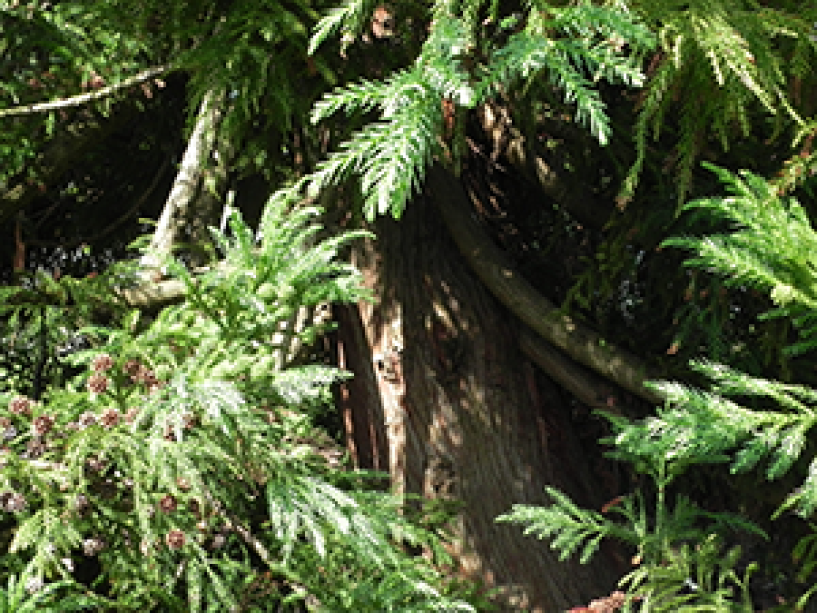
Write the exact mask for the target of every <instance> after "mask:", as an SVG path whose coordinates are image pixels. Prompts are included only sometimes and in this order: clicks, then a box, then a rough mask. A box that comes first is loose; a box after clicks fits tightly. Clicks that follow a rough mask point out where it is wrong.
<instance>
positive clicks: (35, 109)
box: [0, 66, 168, 119]
mask: <svg viewBox="0 0 817 613" xmlns="http://www.w3.org/2000/svg"><path fill="white" fill-rule="evenodd" d="M167 70H168V66H156V67H154V68H148V69H147V70H143V71H142V72H140V73H139V74H136V75H134V76H132V77H129V78H127V79H125V80H124V81H121V82H120V83H115V84H113V85H109V86H108V87H103V88H102V89H98V90H96V91H93V92H88V93H87V94H78V95H76V96H71V97H70V98H60V99H59V100H51V101H49V102H38V103H36V104H24V105H23V106H15V107H12V108H10V109H2V110H0V119H3V118H5V117H15V116H19V115H36V114H37V113H48V112H49V111H57V110H59V109H66V108H70V107H73V106H82V105H83V104H88V103H89V102H93V101H94V100H100V99H102V98H107V97H108V96H111V95H112V94H115V93H116V92H118V91H120V90H122V89H127V88H128V87H132V86H134V85H138V84H139V83H144V82H145V81H149V80H150V79H152V78H154V77H158V76H159V75H160V74H162V73H164V72H167Z"/></svg>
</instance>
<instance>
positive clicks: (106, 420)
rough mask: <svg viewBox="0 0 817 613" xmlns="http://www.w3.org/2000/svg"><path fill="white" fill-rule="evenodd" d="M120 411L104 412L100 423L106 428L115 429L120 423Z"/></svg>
mask: <svg viewBox="0 0 817 613" xmlns="http://www.w3.org/2000/svg"><path fill="white" fill-rule="evenodd" d="M119 417H120V415H119V411H117V410H116V409H105V410H104V411H102V416H101V417H100V418H99V423H101V424H102V425H103V426H104V427H105V428H113V427H115V426H116V425H117V424H118V423H119Z"/></svg>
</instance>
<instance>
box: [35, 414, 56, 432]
mask: <svg viewBox="0 0 817 613" xmlns="http://www.w3.org/2000/svg"><path fill="white" fill-rule="evenodd" d="M53 427H54V418H53V417H51V415H40V416H39V417H37V418H36V419H35V420H34V423H33V424H31V428H32V430H34V434H36V435H38V436H45V435H46V434H48V433H49V432H51V428H53Z"/></svg>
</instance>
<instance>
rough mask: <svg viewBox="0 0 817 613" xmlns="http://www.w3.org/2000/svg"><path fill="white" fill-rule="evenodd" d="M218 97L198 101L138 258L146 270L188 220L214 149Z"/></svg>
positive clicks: (163, 254)
mask: <svg viewBox="0 0 817 613" xmlns="http://www.w3.org/2000/svg"><path fill="white" fill-rule="evenodd" d="M222 100H223V96H221V95H219V94H217V93H215V92H214V91H212V90H211V91H208V92H207V93H206V94H205V96H204V99H203V100H202V103H201V107H200V109H199V114H198V117H197V118H196V124H195V127H194V128H193V133H192V134H191V135H190V139H189V140H188V142H187V149H186V150H185V152H184V157H183V158H182V163H181V167H180V168H179V172H178V174H177V175H176V180H175V181H174V182H173V187H172V188H171V190H170V195H168V197H167V201H166V203H165V206H164V209H162V214H161V216H160V217H159V221H158V223H157V224H156V230H155V231H154V233H153V237H152V239H151V241H150V248H149V249H148V252H147V253H146V255H145V256H144V257H143V258H142V264H143V266H144V267H145V268H146V269H153V270H156V269H158V268H160V266H161V260H162V258H164V257H167V256H169V255H170V254H171V253H172V251H173V246H174V245H175V244H176V243H177V242H178V240H179V237H180V236H181V234H182V232H183V230H184V229H185V226H187V225H189V224H190V223H191V221H192V220H191V215H192V214H193V213H192V208H193V204H194V202H195V200H196V198H197V196H198V194H199V192H200V189H201V185H202V182H203V180H204V168H205V166H206V164H207V161H208V160H209V159H210V158H211V156H212V154H213V153H214V152H215V151H216V142H217V137H216V132H217V130H218V125H219V122H220V121H221V116H222V109H221V104H222Z"/></svg>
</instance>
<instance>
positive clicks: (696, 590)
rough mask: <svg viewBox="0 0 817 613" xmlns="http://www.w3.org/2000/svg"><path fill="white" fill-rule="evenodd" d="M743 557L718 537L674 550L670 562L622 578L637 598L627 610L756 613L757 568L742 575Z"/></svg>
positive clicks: (644, 568) (752, 566)
mask: <svg viewBox="0 0 817 613" xmlns="http://www.w3.org/2000/svg"><path fill="white" fill-rule="evenodd" d="M740 556H741V551H740V548H739V547H733V548H732V549H730V550H728V551H726V552H724V551H723V547H722V545H721V544H720V542H719V540H718V538H717V537H716V536H715V535H708V536H707V537H706V538H705V539H704V540H702V541H701V542H698V543H695V544H694V545H693V544H691V543H684V544H682V545H681V546H680V547H678V548H677V549H670V550H668V551H667V559H666V562H665V563H663V564H660V565H658V566H646V565H644V566H640V567H639V568H637V569H636V570H634V571H632V572H631V573H629V574H627V576H625V577H624V578H623V579H622V584H623V585H626V586H627V589H628V591H629V592H630V593H633V594H638V597H637V598H633V599H632V600H631V601H630V602H629V603H628V604H627V606H626V607H625V609H624V610H625V611H630V610H633V611H639V612H640V613H655V612H659V611H683V612H684V613H704V612H709V613H725V612H727V611H730V612H734V613H738V612H743V613H751V612H753V611H754V610H755V609H754V607H753V606H752V600H751V595H750V593H749V579H750V577H751V575H752V573H753V572H754V571H755V566H754V565H750V566H749V567H748V568H747V569H746V570H745V571H744V573H743V575H742V576H740V575H738V573H737V570H736V567H737V566H738V565H739V562H740Z"/></svg>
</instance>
